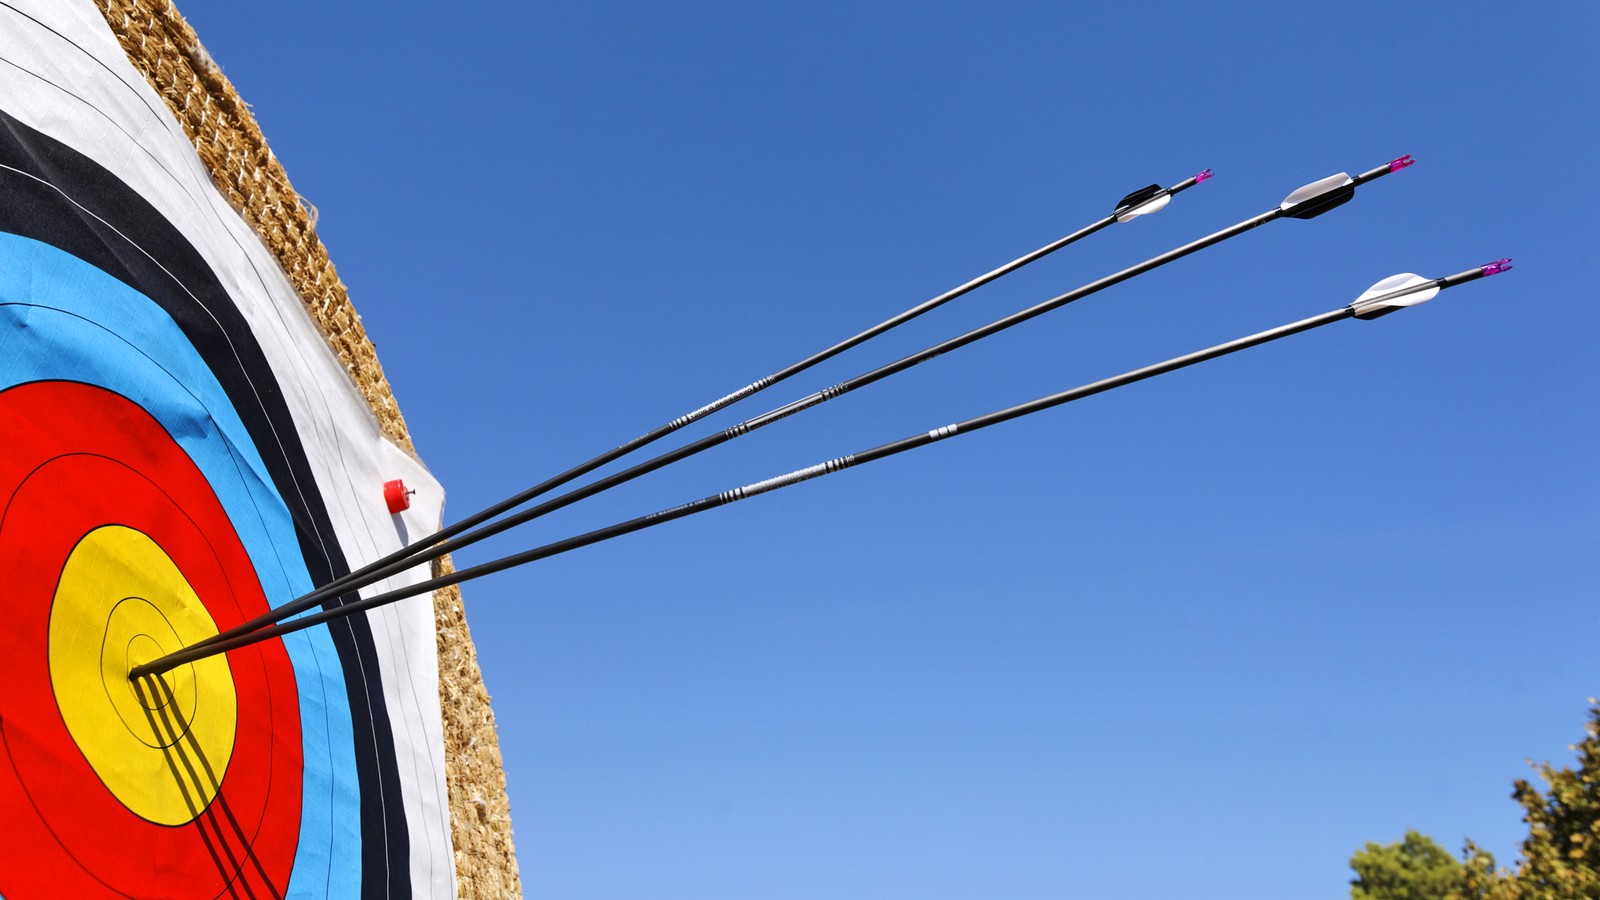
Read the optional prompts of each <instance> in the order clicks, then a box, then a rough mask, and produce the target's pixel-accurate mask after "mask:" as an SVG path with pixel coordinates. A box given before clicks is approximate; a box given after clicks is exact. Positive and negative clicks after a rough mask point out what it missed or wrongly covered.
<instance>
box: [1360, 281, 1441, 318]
mask: <svg viewBox="0 0 1600 900" xmlns="http://www.w3.org/2000/svg"><path fill="white" fill-rule="evenodd" d="M1438 293H1439V282H1438V280H1437V279H1434V278H1423V277H1422V276H1421V275H1413V274H1412V273H1410V272H1402V273H1401V274H1399V275H1390V276H1389V277H1388V278H1385V279H1384V280H1382V281H1380V282H1378V283H1377V284H1375V285H1373V286H1372V287H1369V288H1367V290H1366V293H1364V294H1362V295H1361V296H1359V297H1357V298H1356V299H1355V301H1354V302H1352V303H1351V304H1350V308H1351V309H1354V310H1355V313H1356V318H1358V319H1376V318H1377V317H1379V316H1382V315H1387V314H1388V313H1392V312H1394V311H1395V310H1397V309H1404V308H1405V307H1407V306H1417V305H1418V304H1422V303H1427V302H1428V301H1429V300H1432V299H1433V298H1434V297H1435V296H1437V295H1438Z"/></svg>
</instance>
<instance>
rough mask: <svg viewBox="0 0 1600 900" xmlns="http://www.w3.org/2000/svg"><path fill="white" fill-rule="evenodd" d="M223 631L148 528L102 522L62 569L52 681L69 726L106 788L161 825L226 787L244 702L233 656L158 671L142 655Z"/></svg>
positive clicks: (53, 612)
mask: <svg viewBox="0 0 1600 900" xmlns="http://www.w3.org/2000/svg"><path fill="white" fill-rule="evenodd" d="M216 633H217V624H216V622H215V621H213V620H212V618H211V615H210V613H208V612H207V611H206V608H205V606H204V605H203V604H202V603H201V602H200V598H199V597H197V596H195V593H194V589H193V588H191V587H190V586H189V583H188V581H187V580H185V579H184V577H183V573H182V572H179V571H178V567H177V566H176V565H174V564H173V562H172V560H171V559H170V558H168V556H167V554H166V553H165V552H163V551H162V549H161V548H160V547H159V546H157V545H156V543H155V542H154V541H152V540H150V538H148V537H146V536H145V535H144V534H143V533H141V532H138V531H135V530H133V529H131V528H125V527H123V526H121V525H107V526H104V527H101V528H97V529H95V530H94V531H91V532H90V533H89V534H88V535H86V536H85V537H84V538H83V540H81V541H79V542H78V546H77V547H75V548H74V549H73V551H72V555H71V556H69V557H68V558H67V562H66V565H65V566H64V567H63V568H62V572H61V581H60V582H59V584H58V585H57V587H56V595H55V599H54V601H53V602H52V604H51V607H50V651H49V656H50V683H51V687H52V688H53V690H54V692H55V698H56V705H57V707H58V708H59V709H60V710H61V717H62V719H63V720H64V721H65V722H66V725H67V731H68V732H69V733H70V734H71V735H72V740H73V742H74V743H76V744H77V746H78V749H79V750H81V751H82V752H83V755H84V758H85V759H87V760H88V762H89V765H90V766H91V767H92V768H93V769H94V771H95V774H96V775H98V776H99V777H100V780H101V782H103V783H104V784H105V786H106V788H107V789H109V790H110V791H111V793H112V794H114V795H115V796H116V798H117V799H118V800H119V801H121V802H122V805H124V806H126V807H127V808H128V809H129V810H130V811H132V812H133V813H134V814H135V815H138V816H141V817H142V818H144V819H147V820H149V821H151V822H155V823H157V824H160V825H182V824H184V823H185V822H188V821H190V820H192V819H194V818H195V817H196V816H197V815H199V814H200V813H201V812H202V811H204V810H205V808H206V806H207V805H209V804H210V803H211V800H212V798H214V797H215V796H216V795H217V791H218V789H219V788H221V786H222V777H223V773H224V772H225V771H226V770H227V767H228V760H229V758H230V757H231V756H232V754H233V740H234V734H235V729H236V726H237V724H238V700H237V697H236V695H235V693H234V686H233V674H232V672H231V671H230V670H229V668H228V662H227V659H226V658H225V657H223V656H213V657H210V658H207V659H203V660H200V661H198V662H195V663H191V664H189V665H186V666H182V667H180V668H177V669H174V670H172V671H170V672H167V673H165V674H163V675H161V676H159V677H157V678H146V679H140V680H139V681H138V682H133V681H130V680H129V679H128V671H129V670H130V669H131V668H133V667H134V666H136V665H139V664H140V663H143V662H148V661H150V660H152V659H155V658H156V657H159V656H162V655H164V654H167V653H170V652H172V651H174V650H177V649H179V648H181V647H184V646H186V645H188V644H192V643H194V642H196V641H200V640H204V639H205V638H208V637H210V636H212V635H214V634H216Z"/></svg>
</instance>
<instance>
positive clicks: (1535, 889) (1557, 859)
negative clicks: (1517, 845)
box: [1496, 697, 1600, 900]
mask: <svg viewBox="0 0 1600 900" xmlns="http://www.w3.org/2000/svg"><path fill="white" fill-rule="evenodd" d="M1572 749H1573V750H1576V751H1577V753H1578V767H1577V768H1576V769H1566V768H1562V769H1558V768H1556V767H1555V766H1552V765H1551V764H1549V763H1547V762H1546V763H1540V764H1538V765H1536V766H1534V768H1536V769H1537V770H1538V771H1539V777H1540V778H1542V779H1543V780H1544V783H1545V785H1546V791H1543V792H1541V791H1540V790H1539V789H1538V788H1536V787H1534V786H1533V785H1532V784H1529V783H1528V782H1527V781H1524V780H1522V779H1520V778H1519V779H1517V781H1516V783H1515V784H1514V785H1513V788H1512V791H1511V796H1512V798H1513V799H1515V800H1516V801H1517V803H1519V804H1521V806H1522V821H1524V822H1527V823H1528V837H1527V839H1526V840H1524V841H1523V842H1522V858H1521V859H1520V860H1518V864H1517V871H1516V874H1515V880H1516V882H1517V893H1516V894H1515V895H1514V896H1515V897H1517V898H1519V900H1567V898H1572V897H1600V705H1597V704H1596V703H1595V699H1594V698H1593V697H1590V698H1589V721H1588V722H1586V723H1585V724H1584V737H1583V740H1582V742H1580V743H1579V744H1577V746H1575V747H1573V748H1572ZM1496 900H1498V897H1496Z"/></svg>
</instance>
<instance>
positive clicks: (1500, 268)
mask: <svg viewBox="0 0 1600 900" xmlns="http://www.w3.org/2000/svg"><path fill="white" fill-rule="evenodd" d="M1479 268H1481V269H1483V274H1484V277H1485V278H1487V277H1488V276H1490V275H1499V274H1500V273H1501V272H1509V271H1511V257H1509V256H1508V257H1505V258H1504V259H1498V260H1495V261H1494V262H1492V263H1489V264H1488V265H1485V266H1480V267H1479Z"/></svg>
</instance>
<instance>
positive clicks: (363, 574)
mask: <svg viewBox="0 0 1600 900" xmlns="http://www.w3.org/2000/svg"><path fill="white" fill-rule="evenodd" d="M1207 171H1208V172H1209V170H1207ZM1199 177H1200V176H1193V177H1190V178H1187V179H1185V180H1183V181H1181V182H1179V183H1178V184H1175V185H1173V186H1172V187H1170V188H1167V189H1166V192H1167V193H1169V194H1177V193H1180V192H1182V191H1185V190H1187V189H1189V188H1191V187H1193V186H1194V185H1195V184H1196V183H1198V180H1199ZM1119 212H1120V208H1119ZM1116 222H1117V214H1116V213H1115V212H1114V213H1113V214H1112V215H1109V216H1106V217H1105V218H1103V219H1100V220H1098V221H1096V222H1094V223H1092V224H1089V225H1086V226H1084V227H1083V228H1080V229H1078V230H1077V231H1074V232H1072V233H1071V234H1068V235H1066V236H1065V237H1062V238H1059V239H1057V240H1055V241H1052V242H1050V243H1048V244H1045V245H1044V246H1043V247H1040V248H1038V249H1037V250H1034V251H1032V252H1030V253H1027V254H1024V255H1023V256H1019V257H1017V258H1016V259H1014V260H1012V261H1011V262H1008V263H1006V264H1005V265H1002V266H1000V267H998V268H996V269H992V270H990V271H988V272H986V273H984V274H982V275H979V276H978V277H977V278H974V279H972V280H971V281H968V282H966V283H965V284H962V285H959V286H957V287H955V288H952V289H950V290H948V291H946V292H945V293H943V294H940V295H939V296H937V297H934V298H932V299H931V300H926V301H924V302H922V303H920V304H918V305H916V306H913V307H911V308H910V309H907V310H905V311H904V312H901V313H899V314H897V315H895V316H892V317H890V318H888V319H885V320H884V321H882V322H879V323H878V324H877V325H874V326H872V327H871V328H868V329H867V330H865V331H862V332H860V333H859V334H856V335H854V336H852V337H849V338H846V339H845V340H843V341H840V342H839V343H837V344H834V345H833V346H831V347H828V348H827V349H825V350H822V351H820V352H818V353H814V354H812V355H810V356H808V357H806V358H805V359H802V360H800V361H799V362H797V363H794V364H792V365H790V366H788V367H786V368H783V369H780V370H778V371H777V372H774V373H772V374H771V375H768V376H767V377H765V378H762V379H760V380H758V381H754V382H751V383H750V384H748V385H745V386H744V387H742V388H740V389H739V390H737V391H734V392H733V393H731V394H728V395H727V396H725V397H722V398H721V399H718V400H716V401H713V402H711V403H708V404H706V405H705V406H702V407H700V408H699V409H697V410H695V411H693V412H690V413H688V414H686V415H683V416H679V417H678V418H676V419H673V420H672V421H671V422H668V423H666V424H665V425H661V426H659V427H657V428H656V429H654V430H652V431H650V432H648V433H646V434H643V435H641V436H639V437H637V438H634V439H633V440H631V441H628V442H627V443H625V444H622V445H620V446H618V447H615V448H613V449H611V450H608V451H606V452H605V453H602V454H600V455H599V456H596V457H594V458H593V459H590V460H588V461H587V462H584V463H581V464H579V465H576V466H573V467H572V468H570V469H568V470H566V471H565V472H562V473H561V474H559V475H556V476H555V477H553V478H550V479H547V480H545V481H543V482H540V483H539V484H536V485H534V486H533V487H530V488H528V489H527V490H524V491H522V492H521V493H518V494H515V495H513V496H511V497H508V498H506V499H505V500H502V501H500V502H499V503H495V504H493V505H492V506H489V507H486V508H485V509H482V510H480V511H478V512H476V513H473V514H472V515H470V516H467V517H465V518H463V519H461V520H460V521H458V522H456V523H455V524H453V525H449V526H446V527H444V528H441V529H439V530H438V531H436V532H434V533H433V534H430V535H428V536H427V537H424V538H420V539H418V540H416V541H413V542H411V543H410V544H407V545H406V546H404V547H402V548H400V549H399V550H396V551H395V552H393V553H390V554H389V555H387V556H384V557H382V558H380V559H377V560H375V561H373V562H371V563H368V564H367V565H365V566H363V567H361V568H360V569H357V570H356V571H354V572H351V573H349V574H348V575H345V576H343V577H341V578H337V579H335V580H333V581H331V582H329V583H328V584H326V585H323V586H322V587H320V588H317V589H316V590H313V591H311V592H310V593H307V594H305V595H303V596H301V597H297V598H295V599H294V600H291V601H289V602H288V603H285V604H283V605H282V606H280V607H278V608H277V609H274V610H271V611H270V612H267V613H265V614H263V615H260V616H257V617H256V618H254V619H251V620H250V621H248V622H245V623H243V624H240V625H237V626H235V627H233V628H230V629H227V630H226V631H223V632H222V633H221V634H218V635H216V636H215V637H212V638H210V639H209V640H207V641H204V642H201V645H204V644H210V643H214V642H219V641H223V640H227V639H229V638H231V637H234V636H237V635H241V634H245V633H248V632H250V631H253V630H255V629H257V628H260V627H262V626H264V625H267V624H270V623H272V622H277V621H282V620H283V619H286V618H288V617H290V616H294V615H298V614H299V613H302V612H304V611H306V610H308V609H311V608H313V607H315V606H318V605H320V604H322V603H325V602H327V601H329V600H332V599H334V598H335V597H338V596H340V595H342V594H346V593H349V592H350V591H353V590H359V589H361V588H362V587H365V586H367V585H369V584H373V583H375V582H377V581H381V580H382V579H384V578H387V577H389V576H390V575H393V574H395V573H396V572H401V571H404V570H406V569H409V568H411V567H412V566H416V565H420V564H421V563H423V562H427V561H429V560H431V559H435V558H438V557H440V556H443V555H445V554H447V553H450V552H453V550H455V549H457V548H459V547H463V546H466V545H468V544H472V543H476V542H477V541H479V540H482V539H484V538H486V537H489V536H491V535H494V534H498V533H499V532H501V531H504V530H505V529H507V528H510V527H513V525H514V524H521V523H522V522H525V521H528V518H533V517H536V516H537V515H543V514H545V513H547V512H549V511H551V510H552V509H556V508H559V507H560V506H565V505H567V503H570V502H576V501H577V500H579V499H582V497H587V496H592V495H593V494H594V493H598V491H599V490H604V489H605V488H599V489H598V490H595V491H588V492H586V493H584V494H583V495H582V496H575V497H572V498H571V499H570V500H566V501H565V502H562V503H559V504H557V505H556V506H551V507H549V508H543V509H541V511H540V512H538V513H536V514H535V516H530V517H528V518H519V519H518V520H516V522H514V523H512V524H498V523H497V524H496V525H495V526H491V527H490V528H488V529H482V530H480V531H477V532H473V533H472V534H471V535H467V536H465V537H463V538H462V539H461V540H454V539H456V538H457V536H461V535H464V534H465V533H466V532H468V531H469V530H471V529H474V528H476V527H477V526H480V525H482V524H483V523H485V522H488V521H490V520H491V519H495V518H497V517H499V516H502V515H504V514H505V513H507V512H509V511H511V510H513V509H515V508H517V507H518V506H521V505H523V504H525V503H527V502H529V501H530V500H533V499H534V498H536V497H539V496H542V495H544V494H547V493H549V492H550V491H552V490H555V489H556V488H558V487H561V486H562V485H564V484H567V483H569V482H571V481H573V480H575V479H577V478H581V477H583V476H584V475H587V474H589V473H590V472H593V471H594V470H596V469H599V468H600V467H602V466H605V465H607V464H608V463H612V462H615V461H616V460H618V459H621V458H622V457H624V456H627V455H628V454H630V453H632V452H634V451H635V450H638V449H640V448H643V447H645V446H647V445H649V444H652V443H654V442H656V441H658V440H660V439H662V438H664V437H666V436H667V435H669V434H672V433H673V432H675V431H678V430H679V429H681V428H684V427H685V426H687V425H689V424H691V423H693V422H696V421H698V420H700V419H702V418H705V417H706V416H709V415H711V414H712V413H714V412H717V411H718V410H721V409H723V408H725V407H727V406H730V405H732V404H733V403H736V402H738V401H739V400H742V399H744V398H745V397H748V396H751V395H752V394H755V393H758V392H760V391H763V390H765V389H767V388H769V387H771V386H773V385H775V384H777V383H778V382H780V381H784V380H785V379H788V378H790V377H792V376H794V375H798V374H800V373H801V372H804V371H805V370H807V369H809V368H811V367H813V366H816V365H819V364H820V363H822V362H825V361H826V360H829V359H832V358H833V357H835V356H837V355H839V354H841V353H843V352H845V351H846V350H849V349H851V348H852V347H855V346H857V345H859V344H862V343H864V342H866V341H868V340H870V339H872V338H874V337H877V336H878V335H880V334H883V333H884V332H886V331H888V330H890V329H892V328H895V327H898V326H900V325H903V324H905V323H906V322H909V321H911V320H912V319H915V318H916V317H918V316H920V315H922V314H924V313H927V312H930V311H932V310H934V309H936V308H937V307H940V306H943V305H944V304H946V303H949V302H950V301H952V300H955V299H957V298H958V297H961V296H962V295H964V294H967V293H970V292H971V291H973V290H976V289H977V288H980V287H982V286H984V285H986V284H988V283H990V282H992V281H994V280H996V279H998V278H1000V277H1001V276H1004V275H1008V274H1010V273H1012V272H1015V271H1016V270H1018V269H1020V268H1022V267H1023V266H1026V265H1028V264H1029V263H1032V262H1036V261H1038V260H1040V259H1042V258H1044V257H1046V256H1048V255H1050V254H1051V253H1054V252H1056V251H1057V250H1060V249H1062V248H1064V247H1066V246H1068V245H1070V244H1073V243H1076V242H1077V241H1080V240H1082V239H1083V238H1086V237H1088V236H1089V235H1091V234H1094V233H1095V232H1098V231H1101V230H1103V229H1105V228H1108V227H1110V226H1111V225H1114V224H1116ZM769 415H771V414H769ZM769 421H771V420H769ZM747 424H748V423H747ZM762 424H766V423H765V422H763V423H762ZM752 427H759V426H752ZM731 430H732V429H730V431H731ZM725 434H726V433H725ZM734 436H736V435H734ZM720 438H721V436H719V435H717V436H713V437H712V438H709V439H707V440H705V441H701V442H697V444H691V445H690V447H693V448H694V449H693V450H690V451H688V452H683V451H674V453H673V454H669V455H668V457H670V458H665V457H662V458H658V459H657V460H652V461H651V462H650V463H647V464H645V465H646V466H648V468H644V469H642V470H641V471H637V472H633V474H631V475H629V476H628V478H624V479H621V480H620V481H609V482H608V483H607V484H606V487H612V486H614V485H616V484H620V483H621V482H622V481H626V480H629V479H631V478H634V477H638V475H642V474H644V472H646V471H652V470H654V469H656V468H660V466H662V465H666V464H667V463H668V462H673V461H676V460H678V459H683V458H684V457H685V456H690V455H693V454H694V453H698V452H700V451H701V450H704V449H707V448H708V447H710V446H713V445H715V444H718V443H722V442H723V441H722V440H721V439H720ZM652 464H653V465H652ZM629 471H630V472H631V471H632V470H629ZM558 499H565V498H558ZM197 646H200V645H197Z"/></svg>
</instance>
